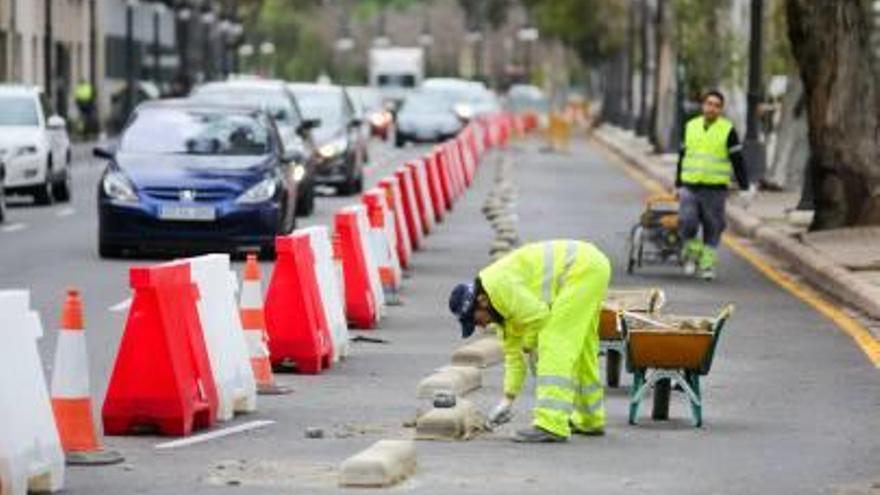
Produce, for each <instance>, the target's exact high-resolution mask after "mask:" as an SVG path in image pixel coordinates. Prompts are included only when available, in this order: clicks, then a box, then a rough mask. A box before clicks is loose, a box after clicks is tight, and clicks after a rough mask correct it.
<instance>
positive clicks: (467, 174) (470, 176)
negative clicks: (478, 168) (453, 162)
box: [453, 137, 474, 187]
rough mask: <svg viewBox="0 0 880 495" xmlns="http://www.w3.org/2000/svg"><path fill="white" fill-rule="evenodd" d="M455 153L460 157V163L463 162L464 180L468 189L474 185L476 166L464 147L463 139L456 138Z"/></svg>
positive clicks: (454, 142) (454, 143)
mask: <svg viewBox="0 0 880 495" xmlns="http://www.w3.org/2000/svg"><path fill="white" fill-rule="evenodd" d="M453 146H454V151H455V152H456V154H457V155H458V157H459V161H460V162H461V168H462V170H463V171H464V179H465V183H466V184H467V186H468V187H470V186H471V184H473V183H474V166H473V161H472V160H471V157H470V156H469V155H468V153H467V147H466V146H465V145H464V139H463V138H462V137H457V138H455V141H453Z"/></svg>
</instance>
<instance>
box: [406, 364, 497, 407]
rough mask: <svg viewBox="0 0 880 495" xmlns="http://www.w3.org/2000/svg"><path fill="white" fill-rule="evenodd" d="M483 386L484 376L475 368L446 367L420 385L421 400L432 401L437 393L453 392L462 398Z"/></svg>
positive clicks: (419, 394) (418, 392)
mask: <svg viewBox="0 0 880 495" xmlns="http://www.w3.org/2000/svg"><path fill="white" fill-rule="evenodd" d="M481 386H483V374H482V373H481V372H480V370H479V369H478V368H476V367H473V366H458V365H453V366H445V367H443V368H440V369H439V370H437V371H436V372H435V373H434V374H433V375H431V376H429V377H427V378H425V379H424V380H422V381H421V382H420V383H419V386H418V389H417V391H416V395H417V396H418V398H419V399H431V398H433V397H434V393H435V392H441V391H443V392H452V393H454V394H455V395H456V396H462V395H465V394H467V393H468V392H472V391H474V390H476V389H478V388H480V387H481Z"/></svg>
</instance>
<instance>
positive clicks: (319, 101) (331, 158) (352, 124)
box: [288, 83, 368, 194]
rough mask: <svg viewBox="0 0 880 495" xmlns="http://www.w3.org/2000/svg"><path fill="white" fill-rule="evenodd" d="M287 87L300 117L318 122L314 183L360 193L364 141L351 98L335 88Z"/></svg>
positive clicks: (340, 89) (306, 84)
mask: <svg viewBox="0 0 880 495" xmlns="http://www.w3.org/2000/svg"><path fill="white" fill-rule="evenodd" d="M288 87H289V88H290V90H291V91H292V92H293V94H294V95H296V99H297V101H298V102H299V104H300V107H301V108H302V111H303V115H305V116H306V117H307V118H309V119H314V120H316V121H320V125H319V126H318V127H317V128H315V130H314V132H313V137H314V139H315V144H317V146H318V153H319V154H320V155H321V161H320V162H319V163H318V167H317V169H316V170H315V182H316V183H317V184H322V185H329V186H333V187H335V188H336V190H337V191H338V192H339V193H341V194H356V193H359V192H361V191H362V190H363V187H364V170H363V165H364V163H365V162H366V161H367V159H368V158H367V141H366V139H364V136H363V134H361V133H360V132H359V128H360V125H361V120H360V119H358V118H357V115H356V113H355V109H354V105H353V104H352V102H351V99H350V98H349V97H348V95H347V94H346V92H345V91H344V90H343V89H342V88H341V87H339V86H331V85H326V84H309V83H294V84H289V85H288Z"/></svg>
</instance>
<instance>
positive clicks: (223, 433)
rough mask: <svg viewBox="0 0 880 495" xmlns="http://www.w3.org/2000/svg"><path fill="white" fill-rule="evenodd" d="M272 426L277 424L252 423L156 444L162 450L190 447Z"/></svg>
mask: <svg viewBox="0 0 880 495" xmlns="http://www.w3.org/2000/svg"><path fill="white" fill-rule="evenodd" d="M271 424H275V422H274V421H271V420H260V421H250V422H248V423H244V424H241V425H236V426H230V427H229V428H223V429H222V430H216V431H210V432H208V433H202V434H201V435H194V436H191V437H188V438H182V439H180V440H172V441H170V442H165V443H160V444H156V448H157V449H160V450H165V449H175V448H178V447H186V446H188V445H193V444H196V443H202V442H207V441H208V440H215V439H217V438H223V437H227V436H229V435H234V434H236V433H242V432H245V431H250V430H256V429H257V428H262V427H264V426H269V425H271Z"/></svg>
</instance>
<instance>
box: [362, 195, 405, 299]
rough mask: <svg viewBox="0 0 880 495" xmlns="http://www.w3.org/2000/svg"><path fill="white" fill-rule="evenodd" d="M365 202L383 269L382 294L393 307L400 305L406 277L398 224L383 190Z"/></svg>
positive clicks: (365, 197) (381, 274)
mask: <svg viewBox="0 0 880 495" xmlns="http://www.w3.org/2000/svg"><path fill="white" fill-rule="evenodd" d="M361 201H362V202H363V203H364V206H365V207H366V208H367V219H368V220H369V222H370V229H371V232H370V235H371V241H373V248H374V250H375V251H374V253H375V254H376V257H377V259H376V262H377V263H378V265H379V279H380V281H381V282H382V290H383V291H384V292H385V297H386V300H388V301H389V303H399V302H400V286H401V283H402V273H401V271H400V259H399V258H398V256H397V246H396V244H397V240H396V239H397V236H396V234H395V233H394V220H393V218H394V217H393V216H392V213H391V209H390V208H388V201H387V199H386V194H385V191H384V190H383V189H380V188H374V189H370V190H368V191H365V192H364V194H363V195H362V196H361Z"/></svg>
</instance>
